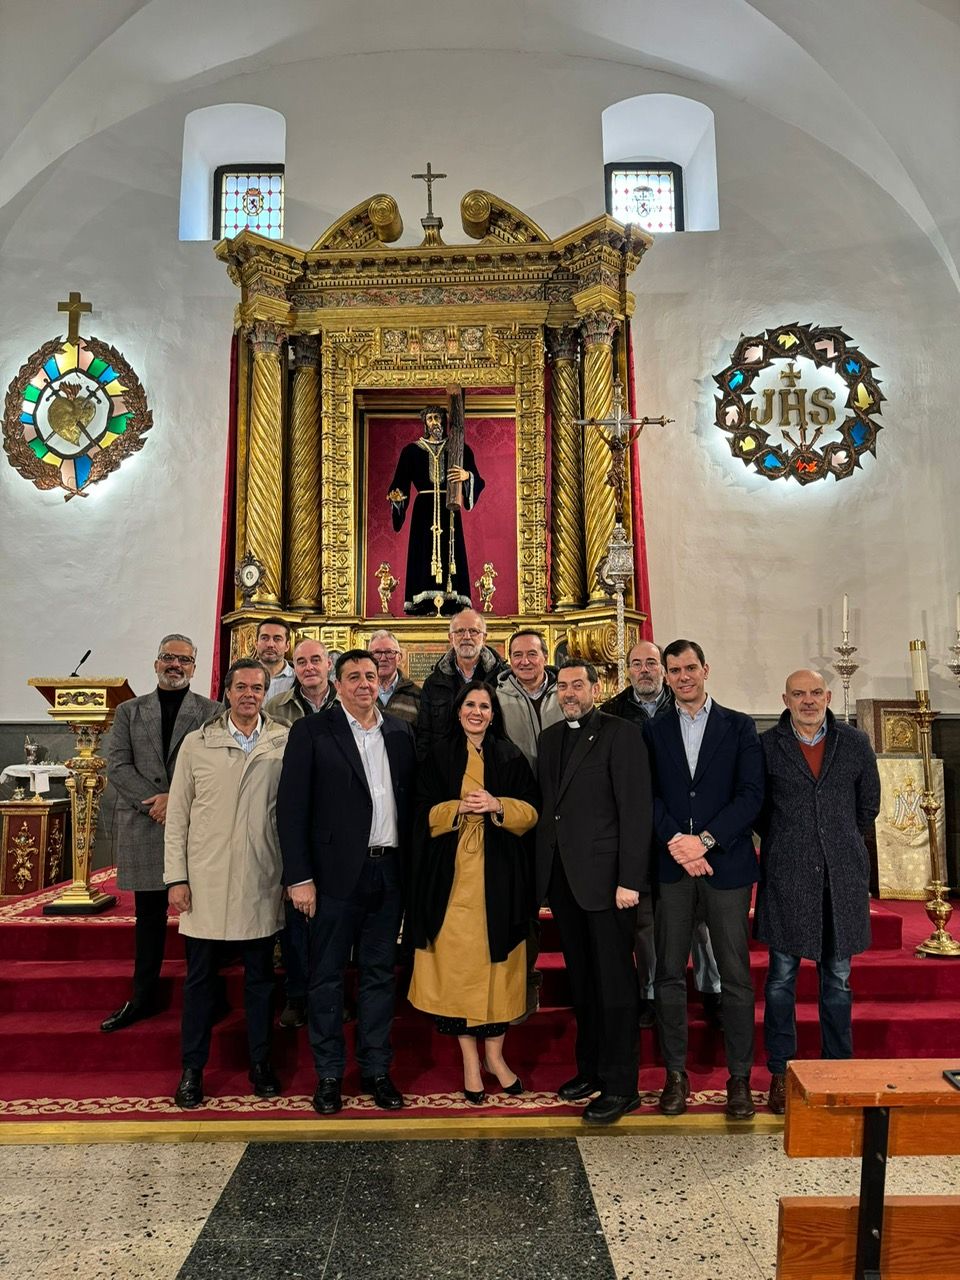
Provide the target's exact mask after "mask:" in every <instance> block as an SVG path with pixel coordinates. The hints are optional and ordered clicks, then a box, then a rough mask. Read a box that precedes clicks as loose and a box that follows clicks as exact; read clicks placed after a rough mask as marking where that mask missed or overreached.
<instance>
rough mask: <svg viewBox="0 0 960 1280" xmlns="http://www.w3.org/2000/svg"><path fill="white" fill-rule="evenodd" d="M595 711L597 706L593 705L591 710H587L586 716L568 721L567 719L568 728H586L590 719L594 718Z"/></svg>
mask: <svg viewBox="0 0 960 1280" xmlns="http://www.w3.org/2000/svg"><path fill="white" fill-rule="evenodd" d="M595 711H596V707H591V708H590V710H589V711H588V712H587V714H586V715H585V716H581V717H580V719H579V720H568V721H567V728H568V729H583V728H584V727H585V726H586V725H588V724H589V723H590V721H591V720H592V719H593V713H594V712H595Z"/></svg>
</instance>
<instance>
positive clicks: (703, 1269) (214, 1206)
mask: <svg viewBox="0 0 960 1280" xmlns="http://www.w3.org/2000/svg"><path fill="white" fill-rule="evenodd" d="M857 1185H858V1163H857V1162H856V1161H850V1160H788V1159H787V1158H786V1156H784V1154H783V1150H782V1139H781V1137H780V1136H779V1135H778V1134H756V1135H750V1134H703V1135H692V1136H691V1135H683V1134H679V1133H678V1134H677V1135H676V1136H672V1135H666V1136H638V1137H607V1136H603V1137H592V1136H591V1137H587V1138H583V1139H574V1138H560V1139H551V1138H542V1139H541V1138H530V1139H521V1140H491V1139H487V1140H481V1139H472V1140H464V1141H429V1142H426V1141H425V1142H418V1141H410V1142H373V1141H368V1142H314V1143H273V1142H271V1143H251V1144H249V1145H248V1144H239V1143H216V1142H211V1143H204V1142H188V1143H180V1144H167V1143H141V1144H136V1143H131V1144H118V1145H89V1146H86V1145H85V1146H0V1277H10V1278H11V1280H14V1278H16V1280H28V1278H29V1280H54V1278H59V1277H67V1276H77V1277H83V1280H174V1278H175V1277H180V1280H201V1277H202V1278H203V1280H254V1278H257V1280H274V1278H276V1280H280V1277H284V1278H286V1277H290V1280H300V1278H301V1277H302V1278H303V1280H307V1278H308V1277H309V1278H317V1280H319V1278H321V1277H322V1278H323V1280H353V1278H354V1277H358V1278H359V1277H362V1278H363V1280H414V1278H416V1280H433V1278H434V1277H436V1278H437V1280H440V1278H441V1277H459V1278H464V1277H466V1278H469V1280H640V1278H641V1277H646V1276H655V1277H657V1280H728V1278H730V1280H763V1278H764V1277H767V1278H769V1280H773V1277H774V1273H775V1261H776V1210H777V1197H778V1196H779V1195H781V1194H789V1195H798V1194H799V1195H803V1194H815V1193H818V1192H819V1193H825V1194H854V1193H855V1192H856V1190H857ZM957 1186H960V1159H939V1160H933V1159H930V1160H894V1161H892V1162H891V1166H890V1172H889V1176H888V1189H889V1191H890V1192H891V1194H896V1193H901V1194H903V1193H910V1192H919V1191H928V1192H940V1193H942V1192H943V1191H945V1190H949V1189H955V1188H956V1187H957Z"/></svg>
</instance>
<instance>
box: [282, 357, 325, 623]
mask: <svg viewBox="0 0 960 1280" xmlns="http://www.w3.org/2000/svg"><path fill="white" fill-rule="evenodd" d="M293 352H294V372H293V394H292V396H291V405H290V462H289V468H288V476H289V481H288V486H287V518H288V522H289V523H288V532H287V547H288V552H287V584H288V585H287V594H288V596H289V606H290V608H291V609H309V610H317V609H319V608H320V366H319V358H320V340H319V339H318V338H316V337H307V336H301V337H298V338H295V339H294V341H293Z"/></svg>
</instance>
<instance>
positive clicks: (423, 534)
mask: <svg viewBox="0 0 960 1280" xmlns="http://www.w3.org/2000/svg"><path fill="white" fill-rule="evenodd" d="M433 465H434V463H433V458H432V457H431V453H430V450H429V449H428V447H427V442H426V441H425V440H423V439H422V438H421V439H420V440H418V441H416V443H415V444H408V445H405V446H404V448H403V449H402V450H401V452H400V457H399V459H398V461H397V469H396V471H395V472H394V476H393V483H392V484H391V485H390V493H391V495H394V494H397V495H400V496H397V497H391V499H390V501H391V504H392V507H393V528H394V532H396V533H399V532H400V530H401V529H402V528H403V522H404V519H405V517H406V514H407V505H408V503H409V501H410V489H411V487H413V488H414V489H416V491H417V496H416V498H415V499H414V502H413V510H412V511H411V513H410V543H409V546H408V548H407V574H406V580H405V582H404V589H403V611H404V613H414V614H429V613H435V612H436V606H435V604H434V598H435V597H436V596H437V595H441V596H443V601H444V603H443V605H442V606H441V612H442V613H456V612H457V611H458V610H460V609H467V608H469V607H470V605H471V604H472V600H471V598H470V569H469V566H468V564H467V549H466V545H465V543H464V540H463V522H462V519H461V513H460V512H459V511H448V510H447V481H446V475H447V466H446V448H444V449H443V450H442V451H440V452H439V461H438V463H437V464H436V466H437V471H438V473H439V475H438V479H437V481H436V485H435V483H434V480H433V477H432V476H431V469H432V467H433ZM463 466H464V470H466V471H469V472H470V479H469V480H467V481H465V482H464V484H463V485H462V487H461V492H462V495H463V508H464V510H466V511H469V510H470V509H471V508H472V507H473V506H474V505H475V504H476V501H477V499H478V498H479V497H480V494H481V493H482V492H483V486H484V481H483V479H482V477H481V476H480V474H479V472H478V471H477V464H476V462H475V461H474V457H473V450H472V449H471V448H470V446H469V445H468V444H464V446H463ZM436 487H439V489H440V494H439V516H440V520H439V524H440V538H439V547H438V551H439V572H436V571H435V570H434V568H433V551H434V535H433V523H434V511H435V506H434V504H435V494H434V490H435V488H436ZM451 517H452V519H453V559H454V567H453V572H452V573H451V572H450V564H449V561H450V520H451Z"/></svg>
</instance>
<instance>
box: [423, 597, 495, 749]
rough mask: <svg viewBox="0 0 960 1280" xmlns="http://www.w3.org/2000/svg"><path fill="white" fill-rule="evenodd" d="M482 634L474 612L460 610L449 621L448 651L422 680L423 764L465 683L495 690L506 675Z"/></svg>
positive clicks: (482, 624) (484, 629)
mask: <svg viewBox="0 0 960 1280" xmlns="http://www.w3.org/2000/svg"><path fill="white" fill-rule="evenodd" d="M486 634H487V624H486V623H485V622H484V620H483V616H482V615H481V614H479V613H477V611H476V610H475V609H461V610H460V612H459V613H455V614H454V615H453V617H452V618H451V619H450V646H451V647H450V648H449V649H448V650H447V652H446V653H445V654H444V655H443V657H442V658H440V660H439V661H438V662H437V665H436V666H435V667H434V668H433V670H432V671H431V672H430V674H429V675H428V676H427V678H426V680H424V682H423V691H422V693H421V695H420V714H419V716H418V717H417V759H418V760H421V761H422V760H425V759H426V758H427V755H428V754H429V752H430V748H431V747H432V746H433V745H434V743H437V742H440V741H441V739H443V738H445V737H446V736H447V730H448V729H449V727H450V711H451V708H452V707H453V703H454V700H455V698H456V696H457V694H458V693H459V692H460V690H461V689H462V688H463V686H464V685H465V684H467V683H468V681H470V680H486V682H487V683H488V684H491V685H493V686H496V683H497V680H498V678H499V676H500V674H501V672H504V671H509V669H510V668H509V666H508V665H507V663H506V662H504V660H503V658H501V657H500V655H499V654H498V653H497V652H495V650H493V649H491V648H489V647H488V646H487V645H485V644H484V643H483V641H484V638H485V636H486Z"/></svg>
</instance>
